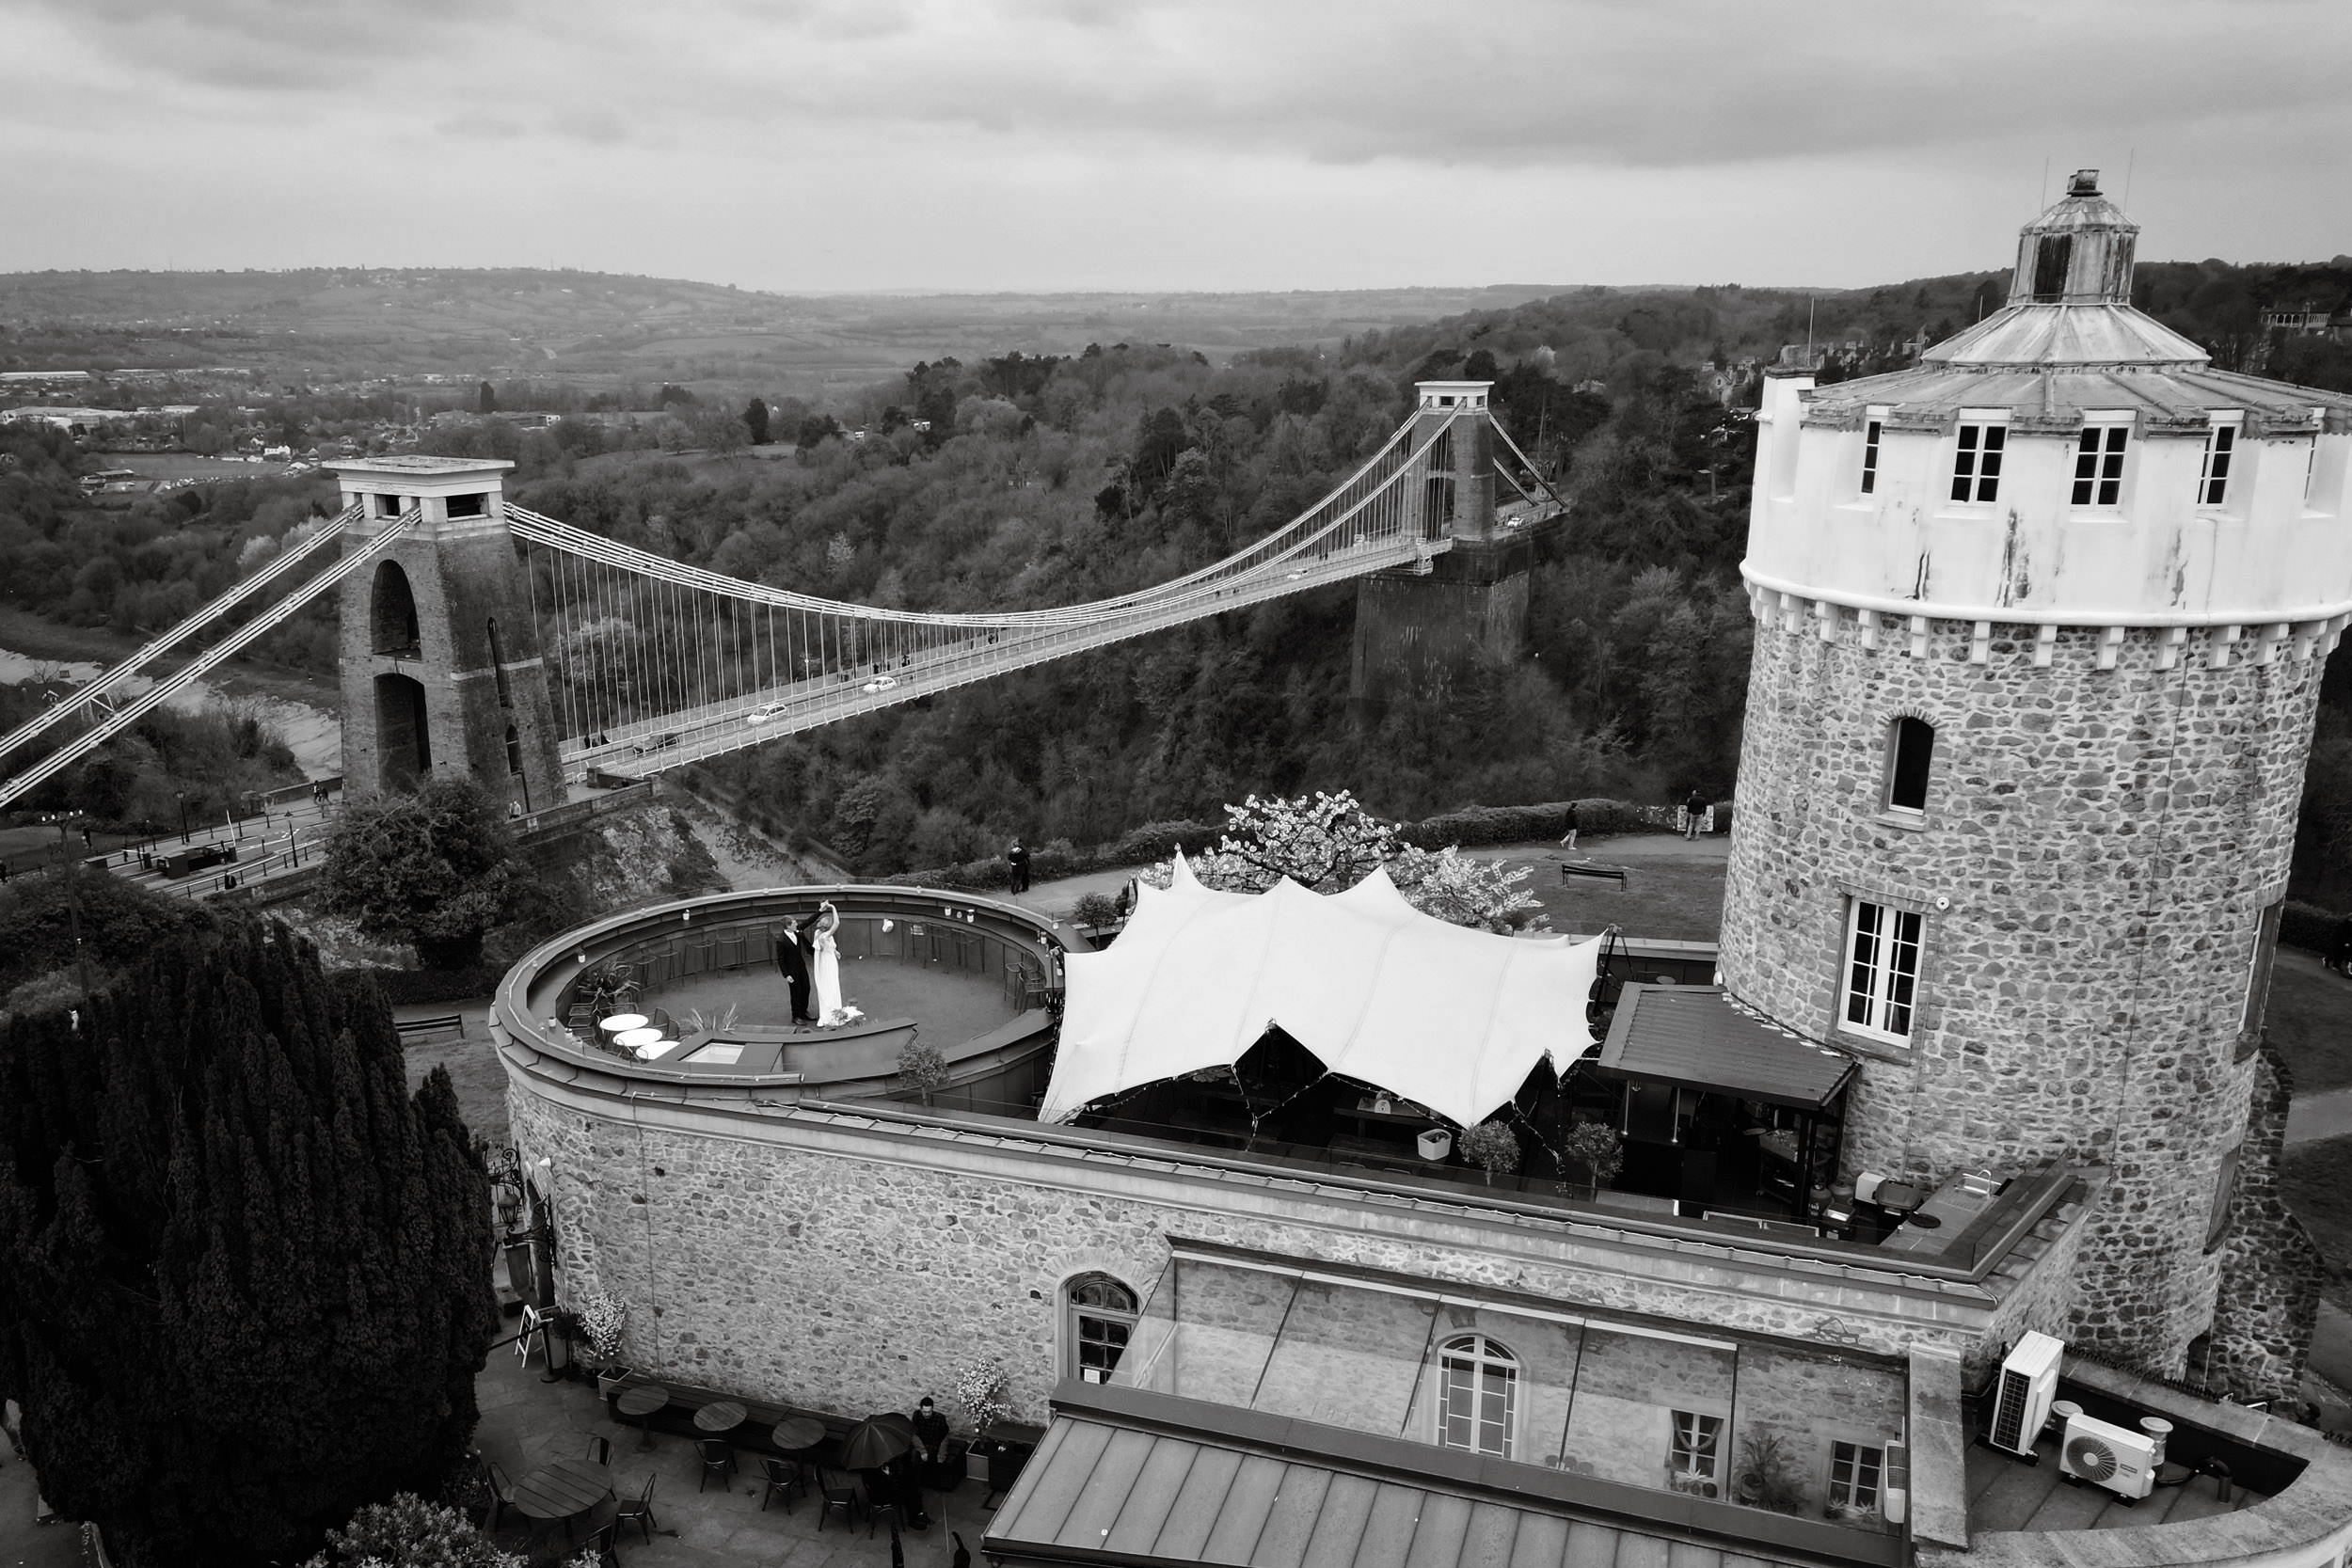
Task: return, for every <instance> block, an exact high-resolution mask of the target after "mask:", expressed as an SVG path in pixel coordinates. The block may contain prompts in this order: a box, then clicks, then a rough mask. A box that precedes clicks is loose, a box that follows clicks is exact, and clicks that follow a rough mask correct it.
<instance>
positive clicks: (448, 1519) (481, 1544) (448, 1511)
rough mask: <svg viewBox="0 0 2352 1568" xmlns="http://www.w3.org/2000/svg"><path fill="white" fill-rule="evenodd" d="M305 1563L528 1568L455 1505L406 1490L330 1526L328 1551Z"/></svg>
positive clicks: (312, 1566) (338, 1567) (316, 1566)
mask: <svg viewBox="0 0 2352 1568" xmlns="http://www.w3.org/2000/svg"><path fill="white" fill-rule="evenodd" d="M303 1568H523V1560H522V1559H521V1558H519V1557H516V1555H515V1554H514V1553H512V1552H505V1551H501V1550H500V1549H499V1548H498V1547H496V1546H494V1545H492V1544H490V1543H489V1542H487V1541H485V1540H484V1539H483V1536H482V1532H481V1531H480V1530H478V1529H476V1528H474V1525H473V1521H472V1520H470V1519H469V1518H467V1517H466V1516H465V1515H464V1514H462V1513H458V1512H457V1511H456V1510H455V1509H453V1508H448V1507H445V1506H443V1505H442V1504H439V1503H429V1502H426V1501H425V1500H424V1499H423V1498H422V1497H417V1496H415V1495H414V1494H413V1493H408V1492H402V1493H398V1494H395V1495H394V1497H392V1500H391V1501H390V1502H388V1503H370V1504H369V1505H368V1506H367V1507H365V1508H363V1509H361V1510H359V1512H358V1513H355V1514H353V1515H352V1516H351V1523H350V1524H348V1525H345V1526H344V1527H343V1528H342V1529H338V1530H329V1531H327V1532H326V1550H325V1551H323V1552H321V1553H319V1554H318V1555H317V1556H316V1557H313V1558H311V1559H310V1561H308V1562H306V1563H304V1564H303Z"/></svg>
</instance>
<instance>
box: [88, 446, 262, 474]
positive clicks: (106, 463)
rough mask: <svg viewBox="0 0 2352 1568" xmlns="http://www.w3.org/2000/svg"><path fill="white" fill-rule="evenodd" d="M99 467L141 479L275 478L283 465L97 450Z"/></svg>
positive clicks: (167, 453)
mask: <svg viewBox="0 0 2352 1568" xmlns="http://www.w3.org/2000/svg"><path fill="white" fill-rule="evenodd" d="M97 461H98V466H99V467H102V468H128V469H130V470H131V471H132V472H134V473H135V474H138V475H139V476H141V477H142V478H145V479H277V478H280V477H282V476H283V475H284V473H285V472H286V465H284V464H283V463H246V462H243V461H241V460H239V459H237V458H233V457H199V456H198V455H196V453H194V452H191V451H101V452H99V453H98V454H97Z"/></svg>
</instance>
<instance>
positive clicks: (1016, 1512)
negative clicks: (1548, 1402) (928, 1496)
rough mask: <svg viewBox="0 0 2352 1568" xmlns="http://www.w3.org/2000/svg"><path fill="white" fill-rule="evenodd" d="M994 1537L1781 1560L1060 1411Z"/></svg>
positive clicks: (1047, 1543) (1563, 1565)
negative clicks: (1070, 1414)
mask: <svg viewBox="0 0 2352 1568" xmlns="http://www.w3.org/2000/svg"><path fill="white" fill-rule="evenodd" d="M982 1550H983V1551H984V1552H985V1553H987V1555H989V1556H990V1557H993V1558H1007V1559H1011V1560H1028V1561H1057V1562H1068V1561H1090V1562H1113V1563H1123V1564H1138V1563H1152V1564H1157V1563H1169V1564H1175V1563H1210V1562H1213V1563H1217V1564H1220V1565H1230V1568H1768V1565H1772V1564H1795V1563H1801V1562H1804V1561H1806V1559H1803V1558H1783V1557H1773V1556H1755V1555H1750V1554H1748V1553H1745V1552H1735V1551H1728V1550H1724V1549H1723V1548H1720V1547H1715V1546H1708V1545H1704V1544H1699V1543H1696V1542H1692V1541H1690V1540H1687V1539H1681V1538H1669V1537H1668V1536H1666V1535H1662V1534H1661V1535H1652V1534H1646V1533H1644V1532H1642V1531H1639V1530H1635V1529H1630V1528H1623V1527H1620V1526H1617V1525H1613V1524H1607V1523H1600V1522H1596V1521H1593V1520H1589V1519H1583V1518H1571V1517H1569V1516H1568V1515H1567V1514H1565V1513H1556V1512H1549V1511H1546V1510H1544V1509H1540V1508H1534V1507H1517V1506H1514V1505H1512V1504H1510V1503H1505V1502H1501V1501H1497V1500H1493V1499H1490V1498H1482V1497H1470V1496H1468V1495H1465V1494H1464V1493H1460V1492H1454V1491H1449V1490H1444V1489H1441V1488H1439V1487H1438V1486H1436V1485H1426V1486H1424V1485H1417V1484H1412V1483H1409V1482H1406V1481H1399V1480H1395V1479H1384V1478H1381V1477H1377V1476H1372V1475H1365V1474H1359V1473H1356V1472H1352V1471H1349V1470H1345V1469H1342V1468H1340V1467H1338V1466H1337V1465H1334V1464H1328V1463H1325V1464H1318V1463H1315V1462H1314V1461H1312V1460H1311V1459H1306V1458H1298V1457H1292V1456H1289V1455H1282V1454H1274V1453H1267V1452H1263V1451H1261V1450H1258V1449H1251V1448H1248V1447H1246V1446H1242V1445H1237V1444H1226V1443H1220V1442H1215V1441H1208V1440H1203V1439H1201V1438H1199V1437H1194V1436H1188V1435H1179V1434H1174V1433H1157V1432H1145V1431H1137V1430H1135V1429H1133V1428H1129V1427H1124V1426H1120V1425H1115V1424H1113V1423H1111V1422H1108V1421H1102V1420H1094V1419H1089V1418H1076V1417H1072V1416H1069V1415H1057V1416H1056V1417H1055V1418H1054V1424H1053V1426H1052V1427H1051V1428H1050V1429H1049V1430H1048V1431H1047V1432H1046V1434H1045V1440H1044V1441H1043V1442H1042V1443H1041V1444H1040V1445H1039V1446H1038V1450H1037V1453H1036V1455H1035V1456H1034V1457H1032V1458H1031V1459H1030V1461H1029V1463H1028V1465H1026V1466H1025V1468H1024V1469H1023V1470H1022V1472H1021V1480H1020V1481H1019V1483H1018V1484H1017V1485H1015V1486H1014V1488H1013V1491H1012V1496H1011V1497H1008V1498H1007V1499H1006V1500H1005V1503H1004V1506H1003V1507H1001V1508H999V1509H998V1510H997V1512H996V1514H995V1516H994V1518H993V1520H992V1521H991V1523H990V1525H989V1527H988V1534H987V1538H986V1540H985V1541H984V1543H983V1544H982Z"/></svg>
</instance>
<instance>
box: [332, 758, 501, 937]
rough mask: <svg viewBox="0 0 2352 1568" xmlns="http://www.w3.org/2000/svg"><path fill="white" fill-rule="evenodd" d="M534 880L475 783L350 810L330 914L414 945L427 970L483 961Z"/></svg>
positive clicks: (338, 844) (338, 845)
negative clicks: (489, 941)
mask: <svg viewBox="0 0 2352 1568" xmlns="http://www.w3.org/2000/svg"><path fill="white" fill-rule="evenodd" d="M530 880H531V879H530V878H529V876H528V875H527V873H526V872H525V870H524V868H523V865H522V863H521V862H520V861H519V860H517V859H516V854H515V847H514V844H513V842H512V840H510V839H509V838H508V837H507V833H506V824H505V823H504V822H503V821H501V819H500V817H499V815H498V813H497V811H496V809H495V808H494V807H493V805H492V802H491V800H490V796H489V792H488V791H487V790H485V789H484V788H483V787H482V785H481V784H477V783H476V782H475V781H473V780H472V779H469V778H437V779H434V780H432V781H430V782H428V783H427V784H425V786H424V787H423V788H422V789H421V790H419V791H418V792H417V793H416V794H414V795H391V796H387V797H385V798H383V799H382V800H371V801H367V802H365V803H363V804H360V805H356V806H352V807H350V808H348V809H347V810H345V812H344V813H343V817H342V821H341V822H339V823H337V824H336V827H335V832H334V836H332V837H331V838H329V839H328V840H327V844H326V906H327V909H328V910H329V911H331V912H333V913H336V914H345V915H350V916H351V917H353V918H354V919H356V920H357V921H358V923H359V929H360V930H361V931H363V932H365V933H367V934H368V935H369V936H372V937H378V938H384V939H389V940H390V941H394V942H413V943H415V944H416V949H417V957H418V958H419V960H420V961H421V962H422V963H423V964H424V966H425V967H426V968H427V969H463V968H465V967H467V966H468V965H469V964H474V963H478V962H480V961H481V958H482V939H483V938H484V937H485V936H486V935H487V934H488V933H489V932H490V930H491V929H492V928H493V927H498V926H500V925H502V924H504V923H505V922H506V921H509V920H512V919H514V918H515V917H516V915H518V914H519V913H521V912H522V909H523V905H524V901H525V899H526V897H527V895H528V893H529V891H530Z"/></svg>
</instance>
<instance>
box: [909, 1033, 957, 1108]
mask: <svg viewBox="0 0 2352 1568" xmlns="http://www.w3.org/2000/svg"><path fill="white" fill-rule="evenodd" d="M898 1081H899V1082H900V1083H902V1084H904V1085H906V1086H907V1087H908V1088H911V1089H919V1090H921V1091H922V1093H923V1097H924V1101H925V1102H926V1103H929V1102H930V1093H931V1091H932V1090H933V1089H937V1088H943V1087H945V1086H946V1083H947V1058H946V1057H945V1056H943V1055H941V1054H940V1053H939V1047H937V1046H935V1045H925V1044H924V1043H923V1042H922V1041H921V1040H909V1041H907V1043H906V1045H905V1046H904V1047H903V1048H902V1049H901V1050H900V1051H899V1053H898Z"/></svg>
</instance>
